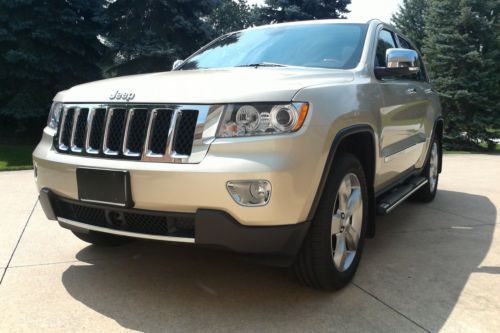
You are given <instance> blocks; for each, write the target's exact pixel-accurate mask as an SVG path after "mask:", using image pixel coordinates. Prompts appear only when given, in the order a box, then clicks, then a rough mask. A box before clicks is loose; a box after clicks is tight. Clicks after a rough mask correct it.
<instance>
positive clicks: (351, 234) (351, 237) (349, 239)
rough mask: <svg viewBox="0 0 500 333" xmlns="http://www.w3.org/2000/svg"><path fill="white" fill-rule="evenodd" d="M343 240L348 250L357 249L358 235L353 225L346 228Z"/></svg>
mask: <svg viewBox="0 0 500 333" xmlns="http://www.w3.org/2000/svg"><path fill="white" fill-rule="evenodd" d="M345 240H346V245H347V248H348V249H349V250H350V251H355V250H357V249H358V241H359V237H358V234H357V231H356V230H355V229H354V228H353V227H350V228H349V229H347V230H346V232H345Z"/></svg>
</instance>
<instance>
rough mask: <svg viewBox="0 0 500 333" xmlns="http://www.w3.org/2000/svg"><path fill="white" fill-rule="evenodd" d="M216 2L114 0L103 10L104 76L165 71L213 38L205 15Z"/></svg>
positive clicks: (207, 15)
mask: <svg viewBox="0 0 500 333" xmlns="http://www.w3.org/2000/svg"><path fill="white" fill-rule="evenodd" d="M220 3H221V2H220V0H161V1H160V0H117V1H114V2H112V3H110V5H109V8H108V9H107V11H106V12H107V15H106V17H107V21H108V26H107V28H106V31H107V32H106V33H105V34H104V36H103V37H104V40H105V43H106V45H107V46H108V48H109V52H108V58H107V62H108V66H109V67H108V68H107V70H106V72H107V74H108V75H110V76H114V75H125V74H135V73H145V72H156V71H164V70H169V69H170V67H171V65H172V62H173V61H174V60H176V59H179V58H182V59H183V58H185V57H187V56H188V55H190V54H191V53H192V52H193V51H195V50H197V49H198V48H199V47H200V46H202V45H204V44H205V43H207V42H208V41H210V39H212V38H213V37H214V28H213V27H212V26H211V24H210V20H209V15H210V13H211V12H212V10H213V9H214V8H216V7H217V6H218V5H219V4H220Z"/></svg>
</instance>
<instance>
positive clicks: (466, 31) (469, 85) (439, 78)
mask: <svg viewBox="0 0 500 333" xmlns="http://www.w3.org/2000/svg"><path fill="white" fill-rule="evenodd" d="M498 9H499V3H498V1H496V0H430V6H429V13H428V15H427V17H426V36H427V37H426V38H425V40H424V47H423V49H424V53H425V54H426V58H427V62H428V64H429V70H430V73H431V78H432V81H433V83H434V87H435V89H436V90H437V91H438V92H439V93H440V95H441V101H442V105H443V112H444V116H445V121H446V125H445V126H446V129H445V130H446V132H447V133H448V134H449V135H451V136H452V137H455V138H457V137H460V135H461V134H462V133H466V138H467V140H469V142H477V140H486V141H487V142H489V143H490V145H491V146H493V145H492V142H491V141H490V139H492V138H494V137H495V136H496V137H498V136H499V133H498V132H497V133H495V130H496V131H498V130H499V129H500V110H499V105H500V100H499V94H498V92H499V91H500V86H499V83H500V68H499V67H500V62H499V61H498V59H500V53H499V52H500V47H499V46H500V45H499V40H500V39H499V29H498Z"/></svg>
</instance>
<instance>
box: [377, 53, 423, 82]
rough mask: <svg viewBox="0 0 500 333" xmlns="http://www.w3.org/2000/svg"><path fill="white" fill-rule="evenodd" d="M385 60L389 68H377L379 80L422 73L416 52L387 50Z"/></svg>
mask: <svg viewBox="0 0 500 333" xmlns="http://www.w3.org/2000/svg"><path fill="white" fill-rule="evenodd" d="M385 58H386V63H387V67H377V68H375V75H376V76H377V78H383V77H385V76H403V75H411V74H417V73H418V72H419V71H420V67H419V66H418V53H417V52H416V51H415V50H409V49H387V51H386V52H385Z"/></svg>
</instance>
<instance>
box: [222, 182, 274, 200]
mask: <svg viewBox="0 0 500 333" xmlns="http://www.w3.org/2000/svg"><path fill="white" fill-rule="evenodd" d="M226 187H227V191H228V192H229V194H230V195H231V197H232V198H233V200H234V201H236V203H238V204H240V205H242V206H264V205H266V204H267V203H268V202H269V199H270V198H271V183H270V182H269V181H267V180H233V181H229V182H227V184H226Z"/></svg>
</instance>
